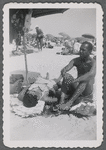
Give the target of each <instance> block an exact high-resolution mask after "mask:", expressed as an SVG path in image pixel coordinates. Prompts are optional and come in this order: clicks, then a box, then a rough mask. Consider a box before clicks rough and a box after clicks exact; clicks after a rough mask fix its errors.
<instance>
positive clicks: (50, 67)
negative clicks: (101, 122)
mask: <svg viewBox="0 0 106 150" xmlns="http://www.w3.org/2000/svg"><path fill="white" fill-rule="evenodd" d="M60 51H61V47H55V48H53V49H47V48H45V49H43V51H41V52H38V53H31V54H28V55H27V61H28V71H30V72H38V73H40V74H41V75H42V76H43V77H45V76H46V73H47V72H49V74H50V79H53V78H57V77H58V76H59V75H60V70H61V69H62V68H63V67H64V66H65V65H67V64H68V63H69V61H70V60H71V59H73V58H75V57H77V56H75V55H69V56H62V55H57V54H56V52H60ZM24 70H25V61H24V56H23V55H21V56H12V57H11V58H10V72H14V73H15V72H17V73H19V72H21V71H24ZM70 73H71V74H72V75H73V76H74V77H76V76H77V72H76V68H75V67H74V68H73V69H72V70H71V71H70ZM96 130H97V129H96V116H92V117H90V118H88V119H86V118H77V117H75V116H73V115H70V116H68V115H60V116H58V117H44V116H37V117H33V118H21V117H19V116H16V115H15V114H14V113H12V112H10V139H11V140H96V133H97V132H96Z"/></svg>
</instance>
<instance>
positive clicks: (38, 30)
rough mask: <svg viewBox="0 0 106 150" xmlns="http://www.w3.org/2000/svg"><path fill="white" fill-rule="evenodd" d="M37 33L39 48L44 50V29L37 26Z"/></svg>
mask: <svg viewBox="0 0 106 150" xmlns="http://www.w3.org/2000/svg"><path fill="white" fill-rule="evenodd" d="M36 33H37V36H36V40H37V46H38V50H42V47H43V37H44V35H43V31H42V30H41V29H40V28H39V27H38V26H36Z"/></svg>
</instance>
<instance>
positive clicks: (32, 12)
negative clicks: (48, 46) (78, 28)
mask: <svg viewBox="0 0 106 150" xmlns="http://www.w3.org/2000/svg"><path fill="white" fill-rule="evenodd" d="M66 10H68V9H64V8H62V9H61V8H60V9H59V8H58V9H57V8H52V9H47V8H46V9H10V10H9V15H10V16H9V19H10V21H9V23H10V25H9V27H10V42H12V39H13V37H14V36H13V34H14V32H15V34H14V35H17V33H19V32H21V33H22V35H23V46H24V56H25V68H26V82H28V81H27V74H28V67H27V57H26V43H25V36H26V33H27V32H28V31H29V29H30V25H31V18H32V17H34V18H37V17H41V16H45V15H51V14H56V13H63V12H64V11H66Z"/></svg>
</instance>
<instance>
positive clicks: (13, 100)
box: [10, 94, 45, 118]
mask: <svg viewBox="0 0 106 150" xmlns="http://www.w3.org/2000/svg"><path fill="white" fill-rule="evenodd" d="M44 105H45V102H44V101H41V100H39V101H38V103H37V105H36V106H35V107H31V108H27V107H25V106H23V102H22V101H20V100H19V99H18V98H17V95H16V94H15V95H10V110H11V111H12V112H14V113H15V114H16V115H18V116H21V117H23V118H27V117H33V116H36V115H40V114H41V113H42V112H43V108H44Z"/></svg>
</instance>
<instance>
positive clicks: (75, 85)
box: [57, 42, 96, 110]
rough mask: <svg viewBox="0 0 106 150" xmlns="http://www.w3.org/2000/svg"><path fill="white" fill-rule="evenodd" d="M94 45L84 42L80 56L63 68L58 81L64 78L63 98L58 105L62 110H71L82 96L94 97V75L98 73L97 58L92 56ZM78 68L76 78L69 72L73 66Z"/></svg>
mask: <svg viewBox="0 0 106 150" xmlns="http://www.w3.org/2000/svg"><path fill="white" fill-rule="evenodd" d="M92 49H93V46H92V44H91V43H89V42H83V43H82V45H81V47H80V56H79V57H77V58H74V59H73V60H71V61H70V62H69V64H68V65H67V66H66V67H64V68H63V69H62V70H61V75H60V77H59V78H58V79H57V83H58V82H59V81H60V80H61V79H62V78H63V81H62V86H61V100H60V103H59V105H58V106H57V107H58V109H60V110H69V109H70V107H72V106H73V104H74V102H75V101H77V99H78V98H79V97H80V96H82V97H86V98H88V99H92V94H93V84H94V77H95V74H96V63H95V59H93V58H91V57H90V54H91V52H92ZM74 66H75V67H76V68H77V72H78V77H77V78H76V79H74V78H73V77H72V76H71V75H70V74H68V73H67V72H68V71H69V70H71V69H72V68H73V67H74Z"/></svg>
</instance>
